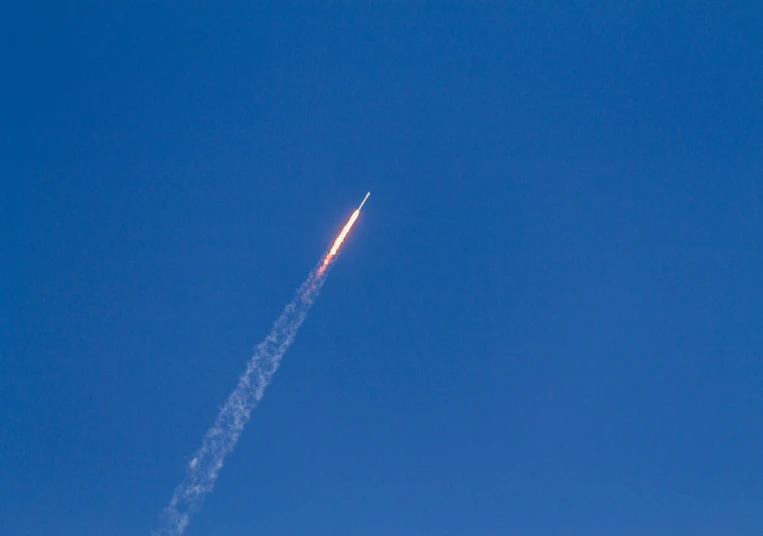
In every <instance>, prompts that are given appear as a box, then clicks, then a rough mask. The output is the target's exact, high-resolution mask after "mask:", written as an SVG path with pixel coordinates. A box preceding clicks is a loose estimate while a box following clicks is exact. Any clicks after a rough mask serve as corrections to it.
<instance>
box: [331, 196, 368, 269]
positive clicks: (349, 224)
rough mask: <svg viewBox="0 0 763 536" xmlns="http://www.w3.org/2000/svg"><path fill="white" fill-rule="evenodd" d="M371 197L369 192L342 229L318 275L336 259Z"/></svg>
mask: <svg viewBox="0 0 763 536" xmlns="http://www.w3.org/2000/svg"><path fill="white" fill-rule="evenodd" d="M369 195H371V192H368V193H367V194H366V196H365V197H364V198H363V201H362V202H361V203H360V206H359V207H358V208H357V209H355V212H353V213H352V216H350V219H349V220H347V223H345V224H344V227H343V228H342V232H340V233H339V235H338V236H337V237H336V239H335V240H334V244H333V245H332V246H331V249H330V250H329V252H328V253H327V254H326V256H325V257H324V258H323V265H322V266H321V267H320V268H318V273H323V271H324V270H325V269H326V266H328V265H329V264H331V261H333V260H334V257H335V256H336V254H337V252H338V251H339V248H341V247H342V243H343V242H344V239H345V238H347V235H348V234H349V232H350V230H351V229H352V226H353V225H355V220H357V219H358V216H360V209H362V208H363V205H365V204H366V200H367V199H368V196H369Z"/></svg>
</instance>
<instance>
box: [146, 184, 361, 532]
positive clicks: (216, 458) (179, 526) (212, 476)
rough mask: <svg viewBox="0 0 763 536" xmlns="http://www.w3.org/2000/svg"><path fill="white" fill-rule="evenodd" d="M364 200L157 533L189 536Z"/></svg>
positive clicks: (225, 414)
mask: <svg viewBox="0 0 763 536" xmlns="http://www.w3.org/2000/svg"><path fill="white" fill-rule="evenodd" d="M369 195H370V193H369V194H366V197H365V198H364V199H363V203H365V202H366V199H368V196H369ZM363 203H361V204H360V206H359V207H358V208H357V209H356V210H355V212H353V213H352V216H350V219H349V220H348V222H347V223H346V224H345V226H344V228H343V229H342V231H341V232H340V233H339V235H338V236H337V237H336V239H335V240H334V243H333V245H332V246H331V249H330V250H329V251H328V252H327V253H326V254H325V255H324V257H323V259H322V261H321V262H320V263H319V264H318V266H316V267H315V268H314V269H313V270H312V271H311V272H310V275H309V276H308V277H307V279H306V280H305V282H304V283H302V285H301V286H300V287H299V289H298V290H297V293H296V295H295V296H294V298H293V299H292V301H291V302H290V303H289V304H288V305H287V306H286V308H285V309H284V311H283V313H281V316H280V317H278V320H276V322H275V324H274V325H273V328H272V329H271V330H270V333H269V334H268V336H267V337H265V340H264V341H262V342H261V343H260V344H259V345H258V346H257V348H255V350H254V355H252V357H251V359H250V360H249V362H248V363H247V365H246V370H245V371H244V373H243V374H242V375H241V377H240V378H239V380H238V384H237V385H236V388H235V389H234V390H233V391H232V392H231V394H230V395H229V396H228V399H227V400H226V401H225V404H224V405H223V407H222V409H221V410H220V413H219V414H218V415H217V418H216V419H215V423H214V425H213V426H212V428H210V429H209V431H207V433H206V435H205V436H204V440H203V441H202V444H201V448H200V449H199V450H198V451H197V452H196V454H194V456H193V458H191V461H190V462H189V463H188V466H187V468H186V474H185V478H184V479H183V481H182V482H181V483H180V485H179V486H178V487H177V488H175V492H174V493H173V494H172V499H171V500H170V504H169V505H168V506H167V507H166V508H165V509H164V511H163V513H162V527H161V528H160V529H158V530H156V531H154V532H153V535H154V536H161V535H167V536H180V535H181V534H183V533H184V532H185V530H186V528H188V525H189V523H190V519H191V515H193V514H194V513H195V512H196V511H197V510H198V509H199V507H200V506H201V503H202V501H203V499H204V497H205V496H206V494H207V493H209V492H211V491H212V489H213V488H214V485H215V481H216V480H217V476H218V474H219V473H220V469H222V466H223V461H224V460H225V457H226V456H227V455H228V454H230V453H231V452H232V451H233V449H234V448H235V446H236V443H237V442H238V439H239V437H240V436H241V433H242V432H243V430H244V426H245V425H246V423H247V422H248V421H249V417H250V415H251V412H252V410H253V409H254V408H256V407H257V405H258V404H259V402H260V400H262V397H263V395H264V394H265V389H266V388H267V386H268V385H269V384H270V382H271V380H272V378H273V374H275V372H276V370H278V366H279V365H280V364H281V359H282V358H283V355H284V354H285V353H286V350H288V349H289V346H291V343H292V342H293V341H294V337H296V335H297V330H298V329H299V327H300V326H301V325H302V322H304V320H305V318H306V317H307V312H308V311H309V309H310V306H311V305H312V304H313V302H315V300H316V298H317V297H318V293H319V292H320V290H321V287H322V286H323V283H324V281H325V280H326V275H327V272H326V268H327V266H328V265H329V264H331V262H332V261H333V260H334V259H336V255H337V253H338V252H339V249H340V248H341V247H342V243H343V242H344V239H345V238H346V237H347V234H348V233H349V232H350V229H352V226H353V224H354V223H355V220H357V219H358V216H359V215H360V209H361V208H363Z"/></svg>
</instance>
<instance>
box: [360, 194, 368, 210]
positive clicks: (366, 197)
mask: <svg viewBox="0 0 763 536" xmlns="http://www.w3.org/2000/svg"><path fill="white" fill-rule="evenodd" d="M369 195H371V192H368V193H367V194H366V196H365V197H364V198H363V201H362V202H361V203H360V206H359V207H358V210H360V209H361V208H363V205H365V204H366V199H368V196H369Z"/></svg>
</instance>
